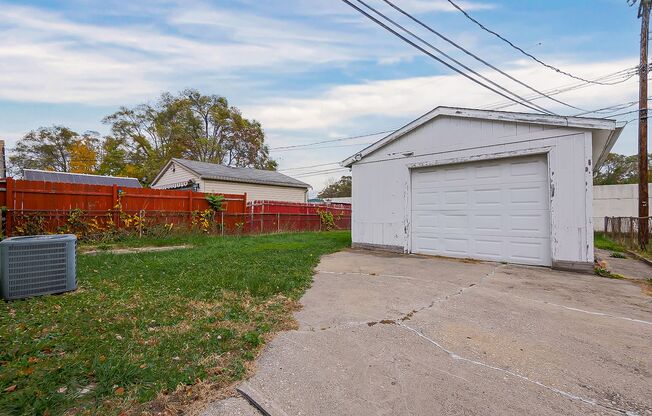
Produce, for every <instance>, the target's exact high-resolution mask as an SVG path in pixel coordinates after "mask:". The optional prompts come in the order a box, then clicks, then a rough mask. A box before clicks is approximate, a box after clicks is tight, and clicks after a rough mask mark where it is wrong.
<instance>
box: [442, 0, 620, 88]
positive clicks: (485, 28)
mask: <svg viewBox="0 0 652 416" xmlns="http://www.w3.org/2000/svg"><path fill="white" fill-rule="evenodd" d="M448 2H449V3H450V4H451V5H452V6H453V7H455V8H456V9H457V10H459V11H460V12H461V13H462V14H463V15H464V16H466V18H467V19H469V20H470V21H472V22H473V23H475V24H476V25H478V26H479V27H480V28H481V29H482V30H484V31H486V32H489V33H491V34H492V35H494V36H496V37H498V39H500V40H502V41H503V42H505V43H507V44H508V45H509V46H511V47H512V48H514V49H516V50H517V51H519V52H521V53H522V54H523V55H525V56H527V57H529V58H531V59H533V60H534V61H536V62H538V63H540V64H541V65H543V66H545V67H546V68H549V69H552V70H553V71H555V72H557V73H560V74H563V75H566V76H567V77H570V78H574V79H577V80H579V81H583V82H588V83H591V84H598V85H615V84H618V83H620V82H623V81H618V82H612V83H608V82H599V81H591V80H588V79H585V78H582V77H579V76H577V75H573V74H571V73H570V72H566V71H563V70H561V69H559V68H557V67H555V66H552V65H550V64H547V63H545V62H543V61H542V60H540V59H539V58H537V57H536V56H534V55H532V54H530V53H528V52H526V51H524V50H523V49H522V48H520V47H518V46H516V45H515V44H514V43H512V42H511V41H510V40H509V39H507V38H505V37H503V36H502V35H500V34H499V33H496V32H494V31H493V30H491V29H489V28H488V27H486V26H485V25H483V24H482V23H480V22H479V21H477V20H476V19H475V18H473V17H472V16H471V15H469V14H468V13H467V12H466V11H465V10H464V9H462V8H461V7H460V6H458V5H457V4H455V2H453V1H452V0H448Z"/></svg>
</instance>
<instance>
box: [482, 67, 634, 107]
mask: <svg viewBox="0 0 652 416" xmlns="http://www.w3.org/2000/svg"><path fill="white" fill-rule="evenodd" d="M637 68H638V67H631V68H626V69H622V70H620V71H617V72H614V73H611V74H606V75H603V76H601V77H599V78H596V80H607V79H622V80H624V81H628V80H629V79H631V78H632V77H634V76H635V75H636V74H637V73H638V69H637ZM592 86H594V84H590V83H586V82H580V83H575V84H568V85H566V86H562V87H556V88H553V89H550V90H547V91H546V93H547V94H548V95H558V94H562V93H565V92H570V91H575V90H578V89H582V88H586V87H592ZM526 97H527V98H528V99H529V100H530V101H536V100H538V99H541V98H543V97H542V96H538V97H537V96H536V95H528V96H526ZM512 105H514V104H513V102H511V101H502V102H499V103H494V104H489V105H486V106H484V107H482V108H483V109H491V110H500V109H503V108H507V107H511V106H512ZM587 114H588V113H587Z"/></svg>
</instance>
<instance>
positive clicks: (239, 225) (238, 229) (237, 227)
mask: <svg viewBox="0 0 652 416" xmlns="http://www.w3.org/2000/svg"><path fill="white" fill-rule="evenodd" d="M243 230H244V222H236V223H235V232H236V234H238V235H240V234H242V231H243Z"/></svg>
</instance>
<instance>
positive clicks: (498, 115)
mask: <svg viewBox="0 0 652 416" xmlns="http://www.w3.org/2000/svg"><path fill="white" fill-rule="evenodd" d="M439 116H449V117H459V118H476V119H484V120H495V121H506V122H517V123H518V122H520V123H530V124H543V125H548V126H558V127H572V128H573V127H574V128H582V129H588V130H597V131H602V132H607V134H608V138H607V140H606V141H605V146H604V147H605V148H604V149H602V152H601V155H600V158H599V159H598V160H597V161H596V163H595V166H599V165H600V164H601V163H602V161H603V160H604V158H605V157H606V156H607V154H608V153H609V151H610V150H611V148H612V147H613V145H614V144H615V143H616V140H617V139H618V136H619V135H620V132H621V131H622V129H623V127H624V126H618V125H617V122H616V120H609V119H604V118H590V117H571V116H569V117H566V116H555V115H547V114H532V113H516V112H511V111H493V110H477V109H470V108H462V107H444V106H440V107H437V108H435V109H434V110H431V111H430V112H428V113H426V114H424V115H423V116H421V117H419V118H417V119H416V120H414V121H411V122H410V123H408V124H406V125H405V126H403V127H401V128H400V129H398V130H396V131H395V132H393V133H390V134H388V135H387V136H385V137H383V138H382V139H380V140H378V141H377V142H375V143H373V144H371V145H369V146H367V147H365V148H364V149H362V150H361V151H359V152H357V153H356V154H354V155H352V156H350V157H348V158H347V159H345V160H343V161H342V162H341V163H340V164H341V165H342V166H345V167H350V166H351V165H352V164H354V163H355V162H357V161H359V160H361V159H362V158H364V157H365V156H367V155H369V154H371V153H373V152H375V151H376V150H378V149H380V148H381V147H384V146H386V145H388V144H389V143H391V142H393V141H395V140H397V139H399V138H401V137H402V136H404V135H406V134H407V133H409V132H411V131H412V130H415V129H417V128H418V127H420V126H422V125H424V124H426V123H427V122H429V121H431V120H433V119H435V118H437V117H439Z"/></svg>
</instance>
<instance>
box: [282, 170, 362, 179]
mask: <svg viewBox="0 0 652 416" xmlns="http://www.w3.org/2000/svg"><path fill="white" fill-rule="evenodd" d="M348 170H349V168H337V169H327V170H321V171H315V172H310V173H302V174H300V175H293V177H294V178H304V177H308V176H317V175H327V174H329V173H336V172H344V171H348Z"/></svg>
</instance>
